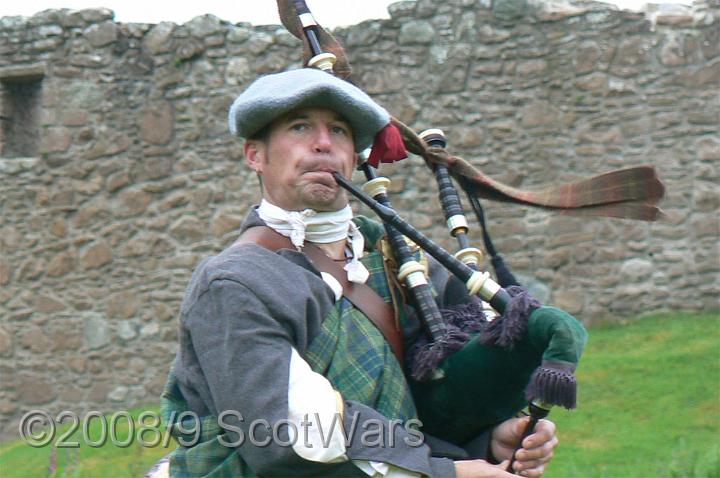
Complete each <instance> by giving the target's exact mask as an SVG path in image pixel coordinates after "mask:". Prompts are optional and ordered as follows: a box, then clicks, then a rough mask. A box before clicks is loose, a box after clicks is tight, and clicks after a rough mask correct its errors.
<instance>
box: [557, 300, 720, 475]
mask: <svg viewBox="0 0 720 478" xmlns="http://www.w3.org/2000/svg"><path fill="white" fill-rule="evenodd" d="M577 378H578V408H577V409H576V410H573V411H566V410H563V409H557V410H553V411H552V412H551V415H550V417H551V418H552V420H553V421H555V423H556V424H557V426H558V435H559V437H560V441H561V444H560V446H559V447H558V450H557V454H556V457H555V459H554V460H553V462H552V464H551V465H550V467H549V468H548V471H547V473H546V475H545V476H546V477H548V478H565V477H568V478H569V477H608V478H614V477H623V478H626V477H627V478H631V477H638V478H646V477H668V478H680V477H688V478H700V477H708V478H710V477H720V458H719V452H720V418H719V417H720V317H719V316H718V315H691V314H677V315H672V316H670V315H663V316H655V317H645V318H642V319H640V320H635V321H631V322H630V323H628V324H627V325H624V326H621V325H610V324H607V325H604V326H600V327H594V328H593V329H591V330H590V341H589V343H588V347H587V349H586V351H585V354H584V356H583V359H582V361H581V363H580V367H579V369H578V371H577Z"/></svg>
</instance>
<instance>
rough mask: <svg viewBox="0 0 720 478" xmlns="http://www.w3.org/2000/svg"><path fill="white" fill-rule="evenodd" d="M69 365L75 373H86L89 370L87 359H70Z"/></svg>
mask: <svg viewBox="0 0 720 478" xmlns="http://www.w3.org/2000/svg"><path fill="white" fill-rule="evenodd" d="M67 365H68V367H69V368H70V370H72V371H73V372H75V373H84V372H85V370H86V369H87V359H86V358H85V357H70V358H68V359H67Z"/></svg>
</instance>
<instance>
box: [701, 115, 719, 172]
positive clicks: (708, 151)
mask: <svg viewBox="0 0 720 478" xmlns="http://www.w3.org/2000/svg"><path fill="white" fill-rule="evenodd" d="M716 116H717V115H716ZM697 155H698V158H700V160H701V161H720V138H718V137H713V136H709V137H704V138H700V139H699V140H697Z"/></svg>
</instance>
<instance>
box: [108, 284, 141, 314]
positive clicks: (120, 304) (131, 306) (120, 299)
mask: <svg viewBox="0 0 720 478" xmlns="http://www.w3.org/2000/svg"><path fill="white" fill-rule="evenodd" d="M139 307H140V299H139V297H138V295H137V293H135V292H130V291H123V292H118V293H116V294H113V295H112V296H110V298H109V299H108V301H107V307H106V314H107V316H108V317H111V318H120V319H129V318H131V317H133V316H135V314H136V313H137V311H138V308H139Z"/></svg>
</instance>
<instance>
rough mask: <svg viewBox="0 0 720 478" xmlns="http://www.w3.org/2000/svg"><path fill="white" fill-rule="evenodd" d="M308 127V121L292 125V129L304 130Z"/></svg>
mask: <svg viewBox="0 0 720 478" xmlns="http://www.w3.org/2000/svg"><path fill="white" fill-rule="evenodd" d="M307 128H308V125H307V124H306V123H294V124H292V125H290V129H291V130H293V131H304V130H305V129H307Z"/></svg>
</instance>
